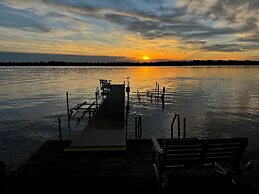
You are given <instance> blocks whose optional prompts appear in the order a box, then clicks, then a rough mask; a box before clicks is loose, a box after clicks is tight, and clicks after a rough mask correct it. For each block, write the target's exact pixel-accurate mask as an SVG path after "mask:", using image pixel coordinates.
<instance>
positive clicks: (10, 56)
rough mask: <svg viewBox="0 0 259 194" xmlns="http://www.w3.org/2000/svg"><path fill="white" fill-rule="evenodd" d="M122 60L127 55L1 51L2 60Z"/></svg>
mask: <svg viewBox="0 0 259 194" xmlns="http://www.w3.org/2000/svg"><path fill="white" fill-rule="evenodd" d="M39 61H42V62H49V61H66V62H90V63H91V62H93V63H95V62H121V61H126V58H125V57H120V56H118V57H117V56H111V57H110V56H82V55H64V54H39V53H17V52H0V62H39Z"/></svg>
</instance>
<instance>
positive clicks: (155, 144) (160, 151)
mask: <svg viewBox="0 0 259 194" xmlns="http://www.w3.org/2000/svg"><path fill="white" fill-rule="evenodd" d="M152 142H153V149H154V151H156V152H157V153H158V154H163V150H162V149H161V147H160V145H159V143H158V141H157V139H156V138H154V137H152Z"/></svg>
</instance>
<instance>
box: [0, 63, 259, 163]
mask: <svg viewBox="0 0 259 194" xmlns="http://www.w3.org/2000/svg"><path fill="white" fill-rule="evenodd" d="M128 76H129V77H130V85H131V91H132V93H131V95H130V115H129V132H128V133H129V135H128V136H129V137H130V138H133V137H134V133H133V132H134V117H135V116H136V115H142V120H143V136H144V138H149V137H151V136H156V137H169V136H170V125H171V122H172V119H173V116H174V113H175V112H178V113H180V115H181V117H186V119H187V136H188V137H197V138H204V137H209V138H218V137H240V136H246V137H248V138H249V149H259V84H258V83H259V68H258V67H248V68H245V67H97V68H95V67H0V99H1V100H0V133H1V136H0V160H3V161H5V162H6V163H7V164H9V165H11V166H14V167H15V166H17V165H19V164H20V163H21V162H23V161H24V160H25V159H26V158H27V157H28V156H30V154H31V153H33V152H34V151H35V150H37V148H38V147H39V146H40V145H41V144H42V143H43V142H44V141H45V140H49V139H58V126H57V118H58V117H60V118H61V120H62V130H63V136H64V138H65V139H71V138H73V137H75V136H76V135H78V133H79V131H80V130H81V129H82V127H83V126H85V125H86V124H87V118H85V119H84V120H83V121H81V123H80V124H79V125H76V124H75V123H73V125H72V129H71V131H69V130H68V127H67V119H66V98H65V92H66V91H68V92H69V97H70V107H72V106H75V105H76V104H78V103H80V102H83V101H85V100H87V101H88V102H93V101H94V92H95V90H96V87H97V86H98V85H99V79H110V80H112V83H123V82H124V81H126V78H127V77H128ZM156 82H158V83H159V84H160V88H161V87H163V86H164V87H166V92H167V95H166V98H165V108H164V109H163V108H162V106H161V103H160V102H156V101H154V100H153V102H151V101H150V100H149V99H147V98H146V97H145V95H143V96H142V97H141V100H140V102H139V100H138V99H137V95H136V93H135V92H136V91H137V90H139V91H140V92H146V90H147V89H148V90H151V89H154V88H155V83H156Z"/></svg>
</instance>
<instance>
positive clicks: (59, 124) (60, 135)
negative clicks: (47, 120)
mask: <svg viewBox="0 0 259 194" xmlns="http://www.w3.org/2000/svg"><path fill="white" fill-rule="evenodd" d="M58 131H59V141H62V131H61V121H60V118H58Z"/></svg>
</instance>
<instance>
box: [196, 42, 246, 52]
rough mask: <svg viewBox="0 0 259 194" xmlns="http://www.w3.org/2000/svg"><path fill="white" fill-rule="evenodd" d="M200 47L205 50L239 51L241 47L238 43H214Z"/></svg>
mask: <svg viewBox="0 0 259 194" xmlns="http://www.w3.org/2000/svg"><path fill="white" fill-rule="evenodd" d="M201 49H203V50H206V51H219V52H241V51H242V49H241V48H240V45H238V44H214V45H206V46H203V47H201Z"/></svg>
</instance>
